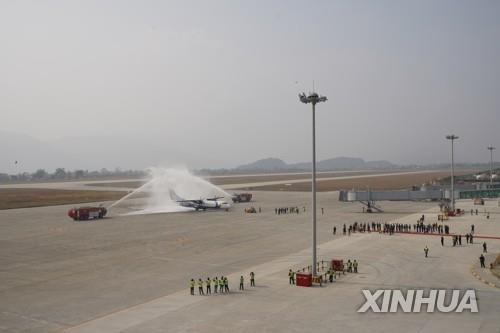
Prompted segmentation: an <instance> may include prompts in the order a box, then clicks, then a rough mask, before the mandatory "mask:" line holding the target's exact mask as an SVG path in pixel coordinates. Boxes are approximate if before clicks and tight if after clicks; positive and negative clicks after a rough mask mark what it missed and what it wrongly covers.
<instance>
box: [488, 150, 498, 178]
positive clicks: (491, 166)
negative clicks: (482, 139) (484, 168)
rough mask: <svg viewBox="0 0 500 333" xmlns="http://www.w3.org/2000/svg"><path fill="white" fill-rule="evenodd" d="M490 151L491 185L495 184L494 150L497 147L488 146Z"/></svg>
mask: <svg viewBox="0 0 500 333" xmlns="http://www.w3.org/2000/svg"><path fill="white" fill-rule="evenodd" d="M487 148H488V150H489V151H490V185H493V150H495V149H496V148H495V147H493V146H489V147H487Z"/></svg>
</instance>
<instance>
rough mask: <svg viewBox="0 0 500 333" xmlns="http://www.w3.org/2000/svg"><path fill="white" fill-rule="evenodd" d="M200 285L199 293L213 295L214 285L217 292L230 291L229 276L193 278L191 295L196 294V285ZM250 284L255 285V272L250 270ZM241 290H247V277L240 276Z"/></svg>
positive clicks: (190, 287) (190, 285)
mask: <svg viewBox="0 0 500 333" xmlns="http://www.w3.org/2000/svg"><path fill="white" fill-rule="evenodd" d="M196 286H198V294H199V295H211V294H212V286H213V287H214V293H215V294H224V293H229V292H230V290H229V279H228V278H227V276H222V275H221V277H220V278H219V277H217V276H216V277H214V278H212V279H211V278H210V277H207V278H206V280H203V279H201V278H199V279H198V280H195V279H191V280H190V281H189V289H190V292H191V295H194V294H195V293H194V290H195V287H196ZM250 286H251V287H255V273H254V272H250ZM239 290H245V278H244V277H243V275H242V276H240V286H239Z"/></svg>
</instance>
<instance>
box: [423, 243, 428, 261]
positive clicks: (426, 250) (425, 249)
mask: <svg viewBox="0 0 500 333" xmlns="http://www.w3.org/2000/svg"><path fill="white" fill-rule="evenodd" d="M424 252H425V257H426V258H427V255H428V254H429V248H428V247H427V245H426V246H425V247H424Z"/></svg>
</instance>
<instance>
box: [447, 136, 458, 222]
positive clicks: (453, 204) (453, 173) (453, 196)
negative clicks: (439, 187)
mask: <svg viewBox="0 0 500 333" xmlns="http://www.w3.org/2000/svg"><path fill="white" fill-rule="evenodd" d="M446 139H448V140H451V197H450V200H451V210H452V211H453V212H455V167H454V162H453V141H455V140H457V139H458V136H456V135H455V134H450V135H447V136H446Z"/></svg>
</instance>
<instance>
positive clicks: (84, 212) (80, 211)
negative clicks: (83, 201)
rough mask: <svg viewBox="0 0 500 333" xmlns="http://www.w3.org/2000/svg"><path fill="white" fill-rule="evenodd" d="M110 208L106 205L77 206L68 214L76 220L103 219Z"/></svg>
mask: <svg viewBox="0 0 500 333" xmlns="http://www.w3.org/2000/svg"><path fill="white" fill-rule="evenodd" d="M107 213H108V210H107V209H106V208H105V207H92V206H85V207H75V208H71V209H70V210H69V211H68V216H69V217H71V218H72V219H73V220H75V221H82V220H90V219H102V218H103V217H104V216H106V214H107Z"/></svg>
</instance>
